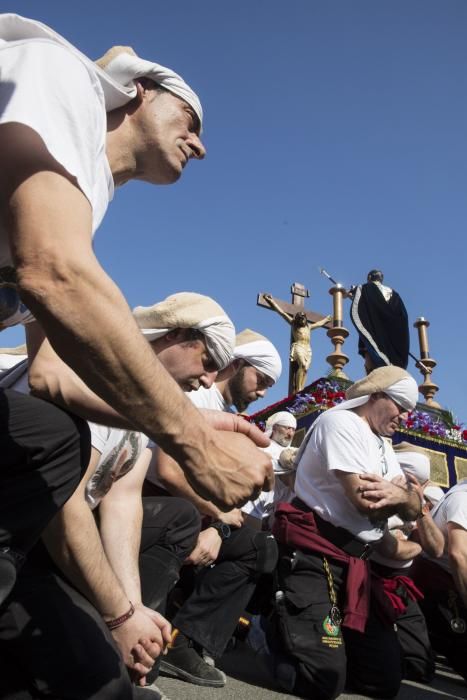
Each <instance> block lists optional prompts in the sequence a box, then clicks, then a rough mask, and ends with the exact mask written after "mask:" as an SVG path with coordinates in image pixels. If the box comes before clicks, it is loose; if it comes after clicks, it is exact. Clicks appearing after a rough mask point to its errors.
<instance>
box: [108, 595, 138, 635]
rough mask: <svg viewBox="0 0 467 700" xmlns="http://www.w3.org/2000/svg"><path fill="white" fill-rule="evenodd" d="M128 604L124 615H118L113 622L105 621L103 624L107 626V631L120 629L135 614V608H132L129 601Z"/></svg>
mask: <svg viewBox="0 0 467 700" xmlns="http://www.w3.org/2000/svg"><path fill="white" fill-rule="evenodd" d="M129 603H130V609H129V610H127V612H126V613H124V614H123V615H120V617H116V618H115V619H114V620H108V621H106V623H105V624H106V625H107V627H108V628H109V630H115V629H117V627H120V626H121V625H123V623H124V622H126V621H127V620H129V619H130V617H132V616H133V615H134V614H135V608H134V606H133V603H132V602H131V600H130V601H129Z"/></svg>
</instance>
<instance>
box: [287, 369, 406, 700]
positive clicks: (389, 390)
mask: <svg viewBox="0 0 467 700" xmlns="http://www.w3.org/2000/svg"><path fill="white" fill-rule="evenodd" d="M417 394H418V389H417V384H416V382H415V380H414V379H413V378H412V377H411V376H410V375H409V374H408V373H407V372H406V371H405V370H403V369H400V368H398V367H382V368H378V369H376V370H374V371H373V372H371V373H370V374H369V375H368V377H366V378H365V379H362V380H360V381H358V382H356V383H355V384H354V385H353V386H352V387H351V388H350V389H349V390H348V392H347V398H348V400H347V401H344V402H343V403H342V404H340V405H338V406H336V407H335V408H333V409H330V410H329V411H326V412H325V413H324V414H323V415H322V416H320V417H319V418H318V419H317V420H316V422H315V423H314V425H313V426H312V427H311V429H310V430H309V432H308V434H307V436H306V437H305V440H304V442H303V445H302V446H301V448H300V452H299V455H298V460H297V461H298V467H297V476H296V481H295V493H296V498H295V499H294V501H292V503H291V504H288V503H287V504H281V505H280V506H279V507H278V509H277V510H276V519H275V525H274V528H273V532H274V534H275V535H276V538H277V540H278V541H279V543H280V546H281V548H282V556H281V558H280V560H279V577H278V578H279V586H280V590H279V591H278V592H277V594H276V599H277V601H278V605H277V612H278V615H277V624H278V629H279V633H280V640H281V648H280V649H278V650H277V651H278V654H277V656H276V659H275V661H276V665H275V673H276V677H277V679H278V681H279V682H280V683H281V685H282V686H283V687H286V688H287V689H288V690H289V691H292V692H293V693H294V694H297V695H300V696H302V695H303V697H307V698H313V699H314V700H317V699H318V698H319V700H332V699H333V698H336V697H337V696H338V695H339V694H340V693H342V692H343V690H344V686H345V685H346V683H347V686H348V687H349V689H352V691H354V692H358V693H363V694H365V695H370V696H378V697H393V696H394V695H396V694H397V692H398V689H399V685H400V681H401V659H400V651H399V645H398V641H397V636H396V632H395V631H394V618H395V616H394V614H393V613H394V610H393V608H392V606H391V605H390V602H389V598H387V597H386V595H385V589H384V581H383V580H382V579H379V578H378V579H377V578H376V577H372V578H370V570H369V562H368V556H369V554H370V552H371V551H372V550H373V549H374V548H375V547H376V546H378V545H379V543H381V542H382V541H383V535H384V533H385V530H386V526H387V519H388V517H389V516H390V515H392V514H394V513H397V514H399V515H400V516H401V518H402V519H404V520H407V519H408V520H413V519H415V518H416V517H417V515H418V513H419V511H420V500H419V497H418V495H417V494H416V493H414V492H413V491H411V490H410V488H409V487H408V486H407V484H406V481H405V479H404V478H403V477H402V472H401V469H400V467H399V464H398V462H397V460H396V458H395V455H394V452H393V450H392V447H391V443H390V441H388V440H386V439H385V438H387V437H391V436H392V435H393V433H394V432H395V430H396V429H397V428H398V426H399V423H400V420H401V418H403V417H404V416H405V415H406V414H407V412H408V411H410V410H412V409H413V408H414V407H415V404H416V401H417ZM386 539H387V540H388V542H389V545H388V548H387V549H389V546H391V547H392V548H393V549H394V551H392V552H391V553H392V554H393V555H395V554H396V552H395V549H396V548H397V541H396V539H395V538H392V537H387V538H385V541H386ZM388 553H389V552H388ZM370 581H371V583H370ZM373 581H374V584H373Z"/></svg>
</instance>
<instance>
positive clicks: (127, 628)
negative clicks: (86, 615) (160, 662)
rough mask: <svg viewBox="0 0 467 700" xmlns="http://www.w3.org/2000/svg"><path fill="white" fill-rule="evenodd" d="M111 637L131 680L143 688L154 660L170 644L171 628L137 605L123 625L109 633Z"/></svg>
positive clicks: (157, 615) (160, 618)
mask: <svg viewBox="0 0 467 700" xmlns="http://www.w3.org/2000/svg"><path fill="white" fill-rule="evenodd" d="M112 637H113V638H114V640H115V643H116V644H117V646H118V649H119V651H120V654H121V656H122V659H123V662H124V664H125V666H126V667H127V668H128V669H129V671H130V675H131V676H132V678H133V680H135V681H136V682H138V684H139V685H145V677H146V675H147V674H148V673H149V671H150V670H151V669H152V667H153V665H154V661H155V659H157V657H158V656H159V655H160V654H161V653H162V652H163V651H164V649H165V647H166V645H167V644H168V643H169V642H170V638H171V627H170V623H169V622H167V620H166V619H165V618H163V617H162V615H159V613H156V612H154V611H153V610H150V609H149V608H145V607H144V606H142V605H139V606H135V612H134V614H133V615H132V616H131V617H130V618H129V619H128V620H126V622H124V623H123V625H120V627H117V628H116V629H115V630H113V631H112Z"/></svg>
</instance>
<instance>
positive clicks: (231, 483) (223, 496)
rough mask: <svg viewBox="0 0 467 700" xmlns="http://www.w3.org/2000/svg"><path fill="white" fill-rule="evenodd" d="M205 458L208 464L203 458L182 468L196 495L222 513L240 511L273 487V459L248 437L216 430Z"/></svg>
mask: <svg viewBox="0 0 467 700" xmlns="http://www.w3.org/2000/svg"><path fill="white" fill-rule="evenodd" d="M240 420H241V419H240ZM245 422H246V421H245ZM206 454H207V455H208V458H209V459H208V461H206V457H203V458H202V456H201V454H200V455H199V456H198V458H197V459H195V460H193V461H192V462H191V464H190V465H188V464H182V465H181V466H182V468H183V471H184V472H185V476H186V478H187V480H188V482H189V483H190V485H191V486H192V488H193V489H194V490H195V491H196V493H197V494H198V495H200V496H201V497H202V498H204V499H206V500H208V501H212V502H213V503H214V504H215V505H216V506H217V507H218V508H219V509H220V510H225V511H227V510H231V509H232V508H239V507H241V506H242V505H244V504H245V503H246V502H247V501H250V500H255V499H256V498H257V497H258V496H259V494H260V493H261V491H270V490H271V488H272V487H273V485H274V472H273V468H272V461H271V457H270V456H269V455H268V454H266V452H263V451H261V450H259V449H258V448H257V447H256V446H255V444H254V443H253V442H252V441H251V440H250V439H249V438H248V437H246V435H240V434H239V433H233V432H225V431H223V430H215V431H213V432H212V442H211V444H210V446H209V448H208V449H207V450H206V451H205V452H204V455H206Z"/></svg>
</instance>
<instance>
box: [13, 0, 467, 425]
mask: <svg viewBox="0 0 467 700" xmlns="http://www.w3.org/2000/svg"><path fill="white" fill-rule="evenodd" d="M2 7H3V9H4V10H9V9H11V10H12V11H13V10H14V11H15V12H17V13H19V14H23V15H26V16H30V17H33V18H35V19H39V20H41V21H43V22H45V23H46V24H49V25H50V26H52V27H53V28H54V29H55V30H57V31H59V32H60V33H62V34H63V35H64V36H65V37H66V38H67V39H69V40H70V41H72V42H73V43H74V44H75V45H76V46H78V48H80V49H81V50H82V51H84V52H85V53H87V54H88V55H89V56H91V57H93V58H95V57H98V56H100V55H102V54H103V53H104V52H105V50H106V49H107V48H109V47H110V46H111V45H113V44H125V45H131V46H133V47H134V49H135V50H136V51H137V53H138V54H139V55H141V56H142V57H144V58H148V59H153V60H155V61H158V62H160V63H163V64H165V65H167V66H170V67H171V68H174V69H175V70H177V71H178V72H179V73H181V74H182V75H183V76H184V77H185V79H186V80H187V81H188V82H189V83H190V84H192V86H193V87H194V88H195V89H196V90H197V92H198V93H199V95H200V97H201V100H202V102H203V106H204V110H205V116H206V118H205V132H204V141H205V145H206V147H207V151H208V155H207V158H206V160H205V161H203V162H201V163H198V162H193V163H190V164H189V166H188V168H187V170H186V171H185V173H184V175H183V178H182V180H180V182H179V183H177V184H176V185H174V186H170V187H159V188H155V187H151V186H149V185H146V184H143V183H139V182H136V183H130V184H128V185H126V186H125V187H123V188H122V189H120V190H118V191H117V193H116V197H115V200H114V202H113V203H112V205H111V207H110V209H109V211H108V213H107V216H106V218H105V221H104V223H103V225H102V226H101V228H100V230H99V231H98V233H97V236H96V250H97V253H98V256H99V258H100V260H101V261H102V264H103V265H104V267H105V268H106V270H107V271H108V272H109V273H110V275H111V276H112V277H113V278H114V279H115V280H116V282H117V283H118V284H119V285H120V287H121V288H122V290H123V292H124V293H125V295H126V297H127V299H128V301H129V303H130V305H132V306H134V305H136V304H150V303H153V302H155V301H156V300H159V299H161V298H163V297H165V296H166V295H168V294H170V293H173V292H175V291H182V290H186V291H198V292H201V293H205V294H210V295H211V296H213V297H215V298H216V299H217V300H218V301H219V302H220V303H221V304H222V305H223V306H224V308H225V309H226V310H227V311H228V312H229V313H230V315H231V317H232V319H233V320H234V322H235V324H236V326H237V328H238V330H242V329H243V328H245V327H251V328H254V329H256V330H258V331H259V332H262V333H264V334H265V335H267V336H268V337H269V338H270V339H271V340H272V341H273V342H274V343H275V344H276V346H277V348H278V350H279V352H280V353H281V355H282V358H283V361H284V364H285V365H286V364H287V352H288V342H289V329H288V327H287V326H286V324H285V322H284V321H282V320H281V319H280V318H279V317H278V316H276V315H275V314H273V313H272V312H269V311H266V310H263V309H260V308H259V307H257V306H256V295H257V293H258V292H260V291H264V292H270V293H272V294H274V295H275V296H277V297H280V298H282V299H289V298H290V292H289V289H290V285H291V284H292V283H293V282H294V281H297V282H301V283H303V284H305V285H306V286H307V287H308V289H309V290H310V292H311V297H310V299H309V300H308V302H307V304H308V306H309V308H311V309H313V310H316V311H320V312H322V313H330V311H331V308H332V302H331V297H330V296H329V294H328V288H329V284H328V282H327V281H326V280H325V279H324V278H323V277H321V276H320V275H319V272H318V268H319V267H320V266H324V267H326V268H327V269H328V270H329V271H330V272H331V274H332V275H333V276H334V277H336V278H337V279H338V280H340V281H342V282H343V283H344V284H351V283H358V282H361V281H364V279H365V277H366V274H367V272H368V270H369V269H371V268H373V267H379V268H381V269H382V270H383V271H384V273H385V280H386V282H387V283H388V284H389V285H390V286H393V287H394V288H395V289H396V290H397V291H398V292H399V293H400V294H401V296H402V298H403V299H404V301H405V304H406V306H407V309H408V313H409V318H410V320H411V323H413V321H415V319H416V318H417V317H418V316H425V317H426V318H428V319H429V320H430V322H431V326H430V328H429V341H430V350H431V355H432V356H433V357H434V358H435V359H436V360H437V361H438V363H439V364H438V366H437V367H436V369H435V371H434V374H433V380H434V381H435V382H436V383H437V384H439V386H440V391H439V393H438V395H437V398H438V399H439V401H440V403H441V404H442V405H443V407H447V408H450V409H452V410H453V412H454V413H455V415H457V417H458V418H459V420H461V421H466V422H467V405H466V401H465V397H466V396H467V372H466V369H465V363H466V348H467V331H466V328H467V301H466V295H467V289H466V284H465V272H464V271H465V268H466V263H467V255H466V246H465V235H466V228H467V3H466V2H465V1H464V0H390V1H389V0H287V2H285V0H280V1H279V0H235V2H227V1H226V0H198V2H197V3H193V2H188V0H170V2H169V1H168V0H165V1H164V2H162V1H161V0H151V1H150V2H149V1H146V0H144V1H138V0H136V1H135V2H133V3H131V4H123V3H122V4H120V3H115V2H109V1H108V0H100V2H98V3H96V2H92V3H91V2H89V1H88V0H82V1H81V2H79V3H63V2H47V1H43V2H41V3H37V2H36V1H34V2H33V1H27V0H15V2H14V3H11V4H10V6H8V5H7V4H6V3H2ZM70 215H71V216H72V213H70ZM348 310H349V307H348V304H347V307H346V314H345V315H346V326H347V327H348V328H349V330H351V335H350V337H349V338H348V340H347V342H346V344H345V351H346V352H347V354H348V355H349V357H350V363H349V365H348V366H347V373H348V375H349V376H350V378H352V379H357V378H359V377H360V376H361V375H362V374H363V367H362V363H361V360H360V358H359V356H358V355H357V353H356V345H357V340H356V337H355V332H354V331H353V327H352V326H351V324H350V320H349V316H348ZM21 341H22V332H21V330H19V329H12V330H9V331H5V332H4V333H3V334H2V338H1V341H0V342H1V344H2V345H9V344H15V343H19V342H21ZM411 350H412V352H413V353H414V354H417V353H418V341H417V336H416V331H415V329H413V328H412V345H411ZM330 351H331V343H330V341H329V339H328V338H327V336H326V334H325V332H324V331H322V330H317V331H316V332H315V333H314V334H313V364H312V368H311V370H310V373H309V375H308V376H309V380H310V381H311V380H313V379H315V378H317V377H319V376H322V375H324V374H326V373H327V372H328V370H329V366H328V365H327V364H326V360H325V358H326V355H328V354H329V352H330ZM409 369H412V370H413V372H414V376H415V377H416V379H417V380H418V379H420V380H421V375H420V374H419V372H418V370H416V369H415V368H414V367H413V364H411V366H410V367H409ZM286 375H287V372H284V374H283V377H282V378H281V380H280V382H279V383H278V385H277V386H276V387H274V388H273V389H272V390H271V391H270V392H269V395H268V397H267V399H266V400H264V401H262V402H258V403H257V404H256V407H257V408H258V409H259V408H261V407H262V406H263V407H264V406H266V405H267V404H268V403H272V402H274V401H278V400H279V399H281V398H282V397H283V396H284V395H285V394H286V392H287V376H286Z"/></svg>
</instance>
